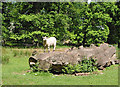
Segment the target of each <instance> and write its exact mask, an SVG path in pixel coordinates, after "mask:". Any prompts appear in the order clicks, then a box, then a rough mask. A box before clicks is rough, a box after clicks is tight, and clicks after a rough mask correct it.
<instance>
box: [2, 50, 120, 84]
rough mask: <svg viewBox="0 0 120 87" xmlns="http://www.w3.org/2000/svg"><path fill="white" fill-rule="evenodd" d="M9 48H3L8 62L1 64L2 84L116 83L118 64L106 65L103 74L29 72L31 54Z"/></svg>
mask: <svg viewBox="0 0 120 87" xmlns="http://www.w3.org/2000/svg"><path fill="white" fill-rule="evenodd" d="M25 52H26V50H25V51H24V52H21V50H16V51H14V49H11V48H8V49H7V48H3V55H9V61H8V63H5V64H3V65H2V83H3V85H118V65H113V66H111V67H108V68H107V69H105V70H104V71H103V74H98V75H96V74H93V75H90V76H72V75H60V76H56V75H52V74H49V73H43V72H41V73H37V74H36V75H35V73H32V74H29V73H27V72H26V71H27V70H29V64H28V58H29V56H30V55H31V54H30V52H31V51H30V50H29V52H28V53H25Z"/></svg>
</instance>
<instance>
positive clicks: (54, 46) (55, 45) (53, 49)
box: [53, 44, 56, 52]
mask: <svg viewBox="0 0 120 87" xmlns="http://www.w3.org/2000/svg"><path fill="white" fill-rule="evenodd" d="M55 48H56V44H54V48H53V52H54V51H55Z"/></svg>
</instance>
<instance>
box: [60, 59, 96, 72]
mask: <svg viewBox="0 0 120 87" xmlns="http://www.w3.org/2000/svg"><path fill="white" fill-rule="evenodd" d="M95 70H97V63H96V60H95V59H92V58H90V59H89V60H88V59H86V58H84V59H83V60H82V61H81V62H80V63H78V64H76V65H71V64H68V65H66V66H64V68H63V69H62V71H63V73H67V74H73V73H80V72H81V73H83V72H84V73H87V72H93V71H95Z"/></svg>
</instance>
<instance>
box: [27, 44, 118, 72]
mask: <svg viewBox="0 0 120 87" xmlns="http://www.w3.org/2000/svg"><path fill="white" fill-rule="evenodd" d="M84 58H87V59H88V60H89V59H90V58H93V59H96V60H97V61H96V63H97V67H98V68H99V69H104V68H105V67H107V66H110V65H112V64H116V63H118V59H117V58H116V49H115V47H114V46H109V44H107V43H104V44H101V45H100V47H96V46H95V45H91V46H90V47H86V48H84V47H82V46H81V47H79V48H71V49H68V50H67V51H65V52H57V51H56V52H50V53H36V54H35V55H34V56H31V57H30V58H29V65H30V67H31V68H32V67H33V66H34V65H37V66H38V67H37V68H38V70H49V69H50V68H51V69H52V70H56V71H58V72H62V69H63V67H64V66H65V65H68V64H71V65H75V64H79V63H80V62H81V61H82V60H83V59H84Z"/></svg>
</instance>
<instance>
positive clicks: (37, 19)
mask: <svg viewBox="0 0 120 87" xmlns="http://www.w3.org/2000/svg"><path fill="white" fill-rule="evenodd" d="M2 20H3V22H2V25H3V26H2V38H3V41H2V42H3V45H9V46H22V45H23V46H26V45H30V44H31V45H30V46H41V45H42V37H43V36H48V37H50V36H55V37H56V38H57V42H58V43H59V44H62V41H64V40H69V39H70V40H71V43H70V44H71V45H76V46H79V45H84V46H89V45H90V44H92V43H93V44H96V45H99V44H100V43H103V42H109V43H112V44H116V43H117V42H118V41H119V42H120V40H119V33H120V27H119V26H120V2H91V3H90V4H88V3H86V2H84V3H81V2H6V3H5V2H4V3H2Z"/></svg>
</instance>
